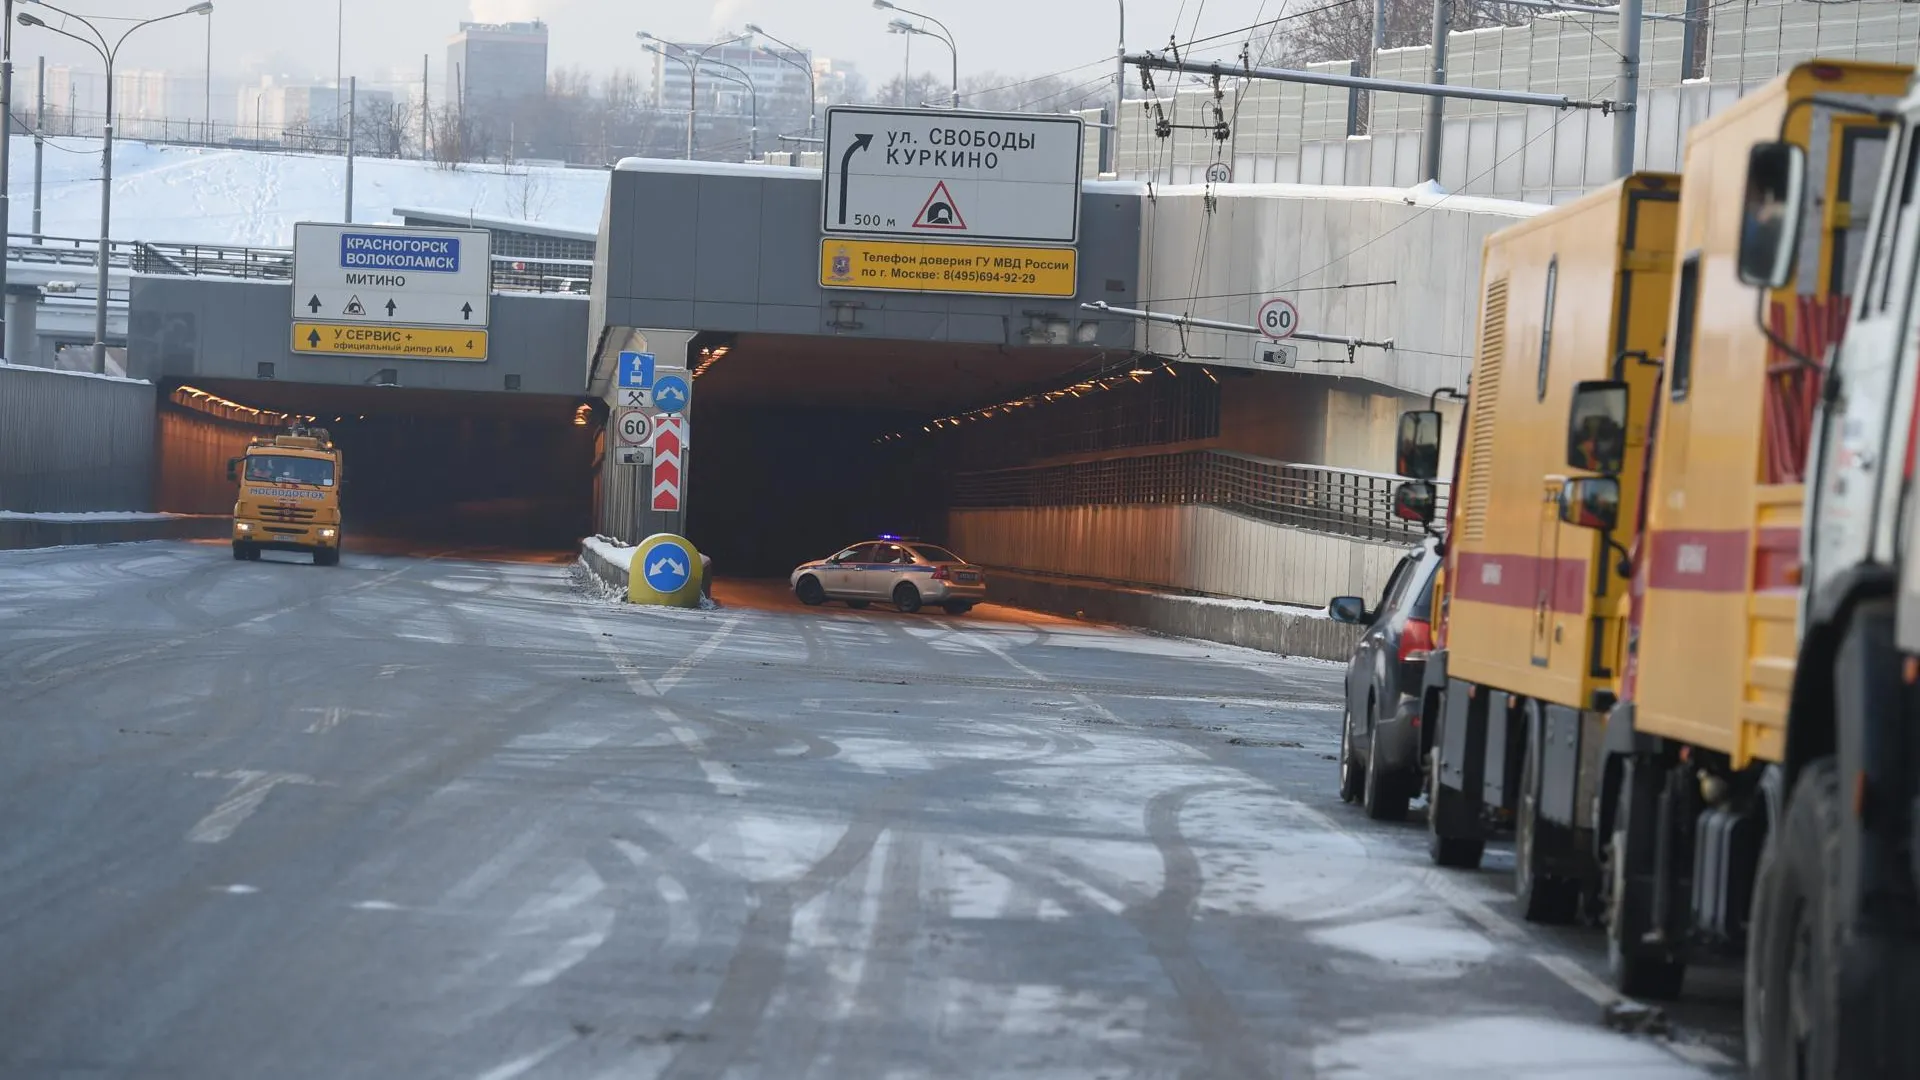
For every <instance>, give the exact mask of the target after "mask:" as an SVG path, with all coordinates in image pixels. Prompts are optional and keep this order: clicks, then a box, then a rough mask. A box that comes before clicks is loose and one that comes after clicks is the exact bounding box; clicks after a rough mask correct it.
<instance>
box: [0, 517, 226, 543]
mask: <svg viewBox="0 0 1920 1080" xmlns="http://www.w3.org/2000/svg"><path fill="white" fill-rule="evenodd" d="M232 529H233V519H232V518H230V517H226V516H224V515H223V516H218V517H172V518H158V519H153V520H139V519H135V520H126V519H106V520H101V521H86V520H78V521H75V520H62V519H59V518H51V519H49V518H0V551H13V550H16V549H19V548H41V547H66V546H70V545H91V544H131V543H136V542H138V541H142V540H225V539H227V538H228V537H229V536H231V535H232Z"/></svg>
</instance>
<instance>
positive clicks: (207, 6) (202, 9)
mask: <svg viewBox="0 0 1920 1080" xmlns="http://www.w3.org/2000/svg"><path fill="white" fill-rule="evenodd" d="M187 14H189V15H211V14H213V4H211V3H200V4H195V5H193V6H192V7H190V8H188V9H187Z"/></svg>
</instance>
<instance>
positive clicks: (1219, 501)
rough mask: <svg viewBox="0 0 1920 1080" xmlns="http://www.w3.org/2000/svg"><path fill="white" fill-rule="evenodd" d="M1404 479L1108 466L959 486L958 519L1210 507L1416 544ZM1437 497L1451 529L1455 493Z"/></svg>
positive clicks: (1138, 462)
mask: <svg viewBox="0 0 1920 1080" xmlns="http://www.w3.org/2000/svg"><path fill="white" fill-rule="evenodd" d="M1402 479H1403V478H1402V477H1397V476H1392V475H1389V474H1386V473H1373V472H1363V471H1359V470H1351V469H1333V468H1328V467H1326V466H1321V465H1297V464H1292V463H1288V462H1283V461H1272V460H1268V459H1266V458H1258V457H1253V456H1251V455H1247V454H1237V453H1232V452H1230V451H1224V450H1186V451H1178V452H1174V453H1167V454H1146V455H1141V456H1137V457H1123V458H1107V459H1103V460H1098V461H1083V462H1073V463H1070V464H1063V465H1039V466H1030V467H1026V468H1019V469H998V470H994V471H990V472H974V473H960V474H958V475H956V476H955V477H954V485H953V493H952V505H953V506H954V507H955V508H959V509H991V508H1002V507H1020V506H1137V505H1143V504H1162V505H1167V504H1173V505H1179V504H1202V505H1208V506H1216V507H1219V508H1221V509H1223V510H1230V511H1232V512H1234V513H1237V514H1243V515H1246V516H1248V517H1253V518H1258V519H1260V520H1262V521H1270V522H1273V523H1274V524H1276V525H1291V526H1294V527H1296V528H1302V529H1310V530H1314V531H1317V532H1326V533H1334V534H1336V535H1340V536H1354V537H1360V538H1363V539H1367V540H1383V541H1389V542H1397V543H1412V542H1413V541H1415V540H1417V539H1419V538H1420V536H1421V535H1423V533H1422V529H1421V527H1420V525H1419V524H1418V523H1417V522H1412V521H1406V520H1404V519H1402V518H1399V517H1396V516H1394V513H1393V492H1394V489H1395V488H1396V487H1397V486H1399V484H1400V483H1401V482H1402ZM1438 487H1439V496H1440V498H1439V514H1440V515H1441V519H1442V520H1444V516H1445V513H1446V504H1447V498H1448V490H1447V489H1448V485H1446V484H1444V483H1443V484H1440V485H1438Z"/></svg>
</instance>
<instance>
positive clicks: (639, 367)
mask: <svg viewBox="0 0 1920 1080" xmlns="http://www.w3.org/2000/svg"><path fill="white" fill-rule="evenodd" d="M620 385H621V386H622V387H625V388H627V389H631V390H646V389H649V388H651V387H652V386H653V354H652V353H650V352H623V353H621V354H620Z"/></svg>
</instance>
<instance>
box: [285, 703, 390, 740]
mask: <svg viewBox="0 0 1920 1080" xmlns="http://www.w3.org/2000/svg"><path fill="white" fill-rule="evenodd" d="M294 711H295V712H303V713H319V714H320V716H319V719H316V720H315V721H314V722H313V723H311V724H308V725H307V734H309V735H324V734H326V733H327V732H329V731H332V730H333V729H334V728H337V727H339V726H340V721H341V719H342V718H343V717H348V716H372V715H374V714H373V713H370V712H368V711H367V710H365V709H349V708H345V707H343V706H340V705H327V706H319V705H308V706H305V707H304V708H299V709H295V710H294Z"/></svg>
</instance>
